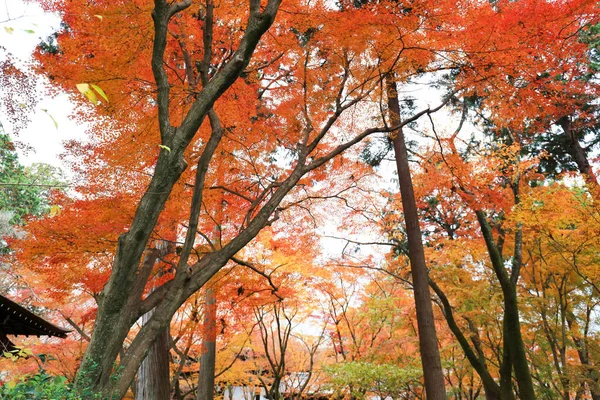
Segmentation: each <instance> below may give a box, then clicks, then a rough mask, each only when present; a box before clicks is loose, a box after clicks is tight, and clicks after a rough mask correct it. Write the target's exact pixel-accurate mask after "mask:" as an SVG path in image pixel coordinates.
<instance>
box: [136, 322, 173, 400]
mask: <svg viewBox="0 0 600 400" xmlns="http://www.w3.org/2000/svg"><path fill="white" fill-rule="evenodd" d="M150 315H152V312H148V313H146V314H144V316H143V317H142V324H143V323H146V322H147V321H148V320H149V319H150ZM168 335H169V332H168V331H167V330H166V329H165V330H164V331H163V332H161V333H160V334H159V336H158V338H157V339H156V341H155V342H154V343H153V344H152V347H150V351H149V352H148V355H146V358H144V361H142V363H141V364H140V368H139V370H138V375H137V381H136V392H135V400H169V399H170V398H171V397H170V391H171V386H170V380H169V338H168Z"/></svg>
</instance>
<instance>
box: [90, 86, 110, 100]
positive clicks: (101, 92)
mask: <svg viewBox="0 0 600 400" xmlns="http://www.w3.org/2000/svg"><path fill="white" fill-rule="evenodd" d="M91 86H92V88H93V89H94V90H95V91H96V92H98V94H99V95H100V96H102V98H103V99H104V100H106V102H107V103H110V101H108V96H106V93H104V90H102V89H101V88H100V86H98V85H94V84H93V83H92V84H91Z"/></svg>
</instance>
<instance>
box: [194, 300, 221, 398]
mask: <svg viewBox="0 0 600 400" xmlns="http://www.w3.org/2000/svg"><path fill="white" fill-rule="evenodd" d="M204 299H205V307H204V327H203V335H202V356H201V357H200V374H199V375H198V395H197V397H196V398H197V400H213V399H214V398H215V362H216V349H217V326H216V325H217V305H216V298H215V292H214V290H213V289H212V288H207V289H206V293H205V295H204Z"/></svg>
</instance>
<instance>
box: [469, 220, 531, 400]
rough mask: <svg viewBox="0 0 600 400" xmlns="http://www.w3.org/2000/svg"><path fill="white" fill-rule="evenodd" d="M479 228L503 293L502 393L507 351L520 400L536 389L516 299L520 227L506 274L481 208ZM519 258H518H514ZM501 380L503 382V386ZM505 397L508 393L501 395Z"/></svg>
mask: <svg viewBox="0 0 600 400" xmlns="http://www.w3.org/2000/svg"><path fill="white" fill-rule="evenodd" d="M475 214H476V215H477V220H478V221H479V226H480V227H481V232H482V233H483V237H484V240H485V244H486V247H487V250H488V254H489V256H490V260H491V262H492V268H493V269H494V273H495V275H496V278H497V279H498V282H499V283H500V287H501V288H502V294H503V296H504V321H503V331H504V340H503V343H504V353H503V354H504V358H503V362H502V364H503V367H504V368H502V369H501V372H504V375H503V378H504V380H501V382H500V384H501V387H504V389H503V390H502V393H503V396H508V394H507V392H506V389H507V386H508V379H510V374H509V373H508V372H509V369H508V366H507V365H505V362H506V361H507V360H506V355H508V356H509V359H510V364H512V369H513V370H514V373H515V378H516V380H517V384H518V386H519V398H520V399H523V400H533V399H535V392H534V390H533V381H532V379H531V373H530V372H529V363H528V362H527V355H526V352H525V345H524V343H523V336H522V335H521V322H520V320H519V306H518V302H517V286H516V284H517V279H518V276H519V269H520V245H521V231H520V229H518V230H517V233H516V235H515V236H516V238H515V255H514V259H513V270H512V273H511V275H510V276H509V274H508V272H507V271H506V269H505V266H504V259H503V257H502V254H501V253H500V249H499V248H498V246H497V245H496V242H495V241H494V237H493V235H492V228H491V227H490V224H489V223H488V221H487V217H486V215H485V213H484V212H483V211H482V210H477V211H476V212H475ZM515 260H519V261H515ZM503 384H504V386H503ZM503 398H508V397H503Z"/></svg>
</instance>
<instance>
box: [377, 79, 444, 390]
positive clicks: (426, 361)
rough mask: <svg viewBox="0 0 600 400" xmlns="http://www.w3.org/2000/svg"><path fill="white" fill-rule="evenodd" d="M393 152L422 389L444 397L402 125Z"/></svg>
mask: <svg viewBox="0 0 600 400" xmlns="http://www.w3.org/2000/svg"><path fill="white" fill-rule="evenodd" d="M386 86H387V97H388V107H389V112H390V123H391V125H392V126H396V125H398V124H399V123H400V104H399V102H398V91H397V88H396V82H395V81H393V80H392V79H391V78H388V79H387V81H386ZM394 133H395V137H393V144H394V152H395V155H396V167H397V168H398V182H399V183H400V195H401V197H402V207H403V209H404V219H405V223H406V235H407V238H408V257H409V259H410V265H411V273H412V279H413V288H414V296H415V306H416V310H417V327H418V330H419V349H420V351H421V362H422V364H423V376H424V378H425V391H426V395H427V400H442V399H446V389H445V384H444V374H443V371H442V363H441V360H440V352H439V349H438V341H437V334H436V329H435V320H434V318H433V307H432V305H431V294H430V293H429V277H428V272H427V265H426V264H425V252H424V250H423V242H422V237H421V228H420V226H419V217H418V214H417V205H416V201H415V194H414V190H413V184H412V178H411V175H410V168H409V165H408V152H407V150H406V143H405V141H404V133H403V132H402V129H399V130H398V131H396V132H394Z"/></svg>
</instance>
